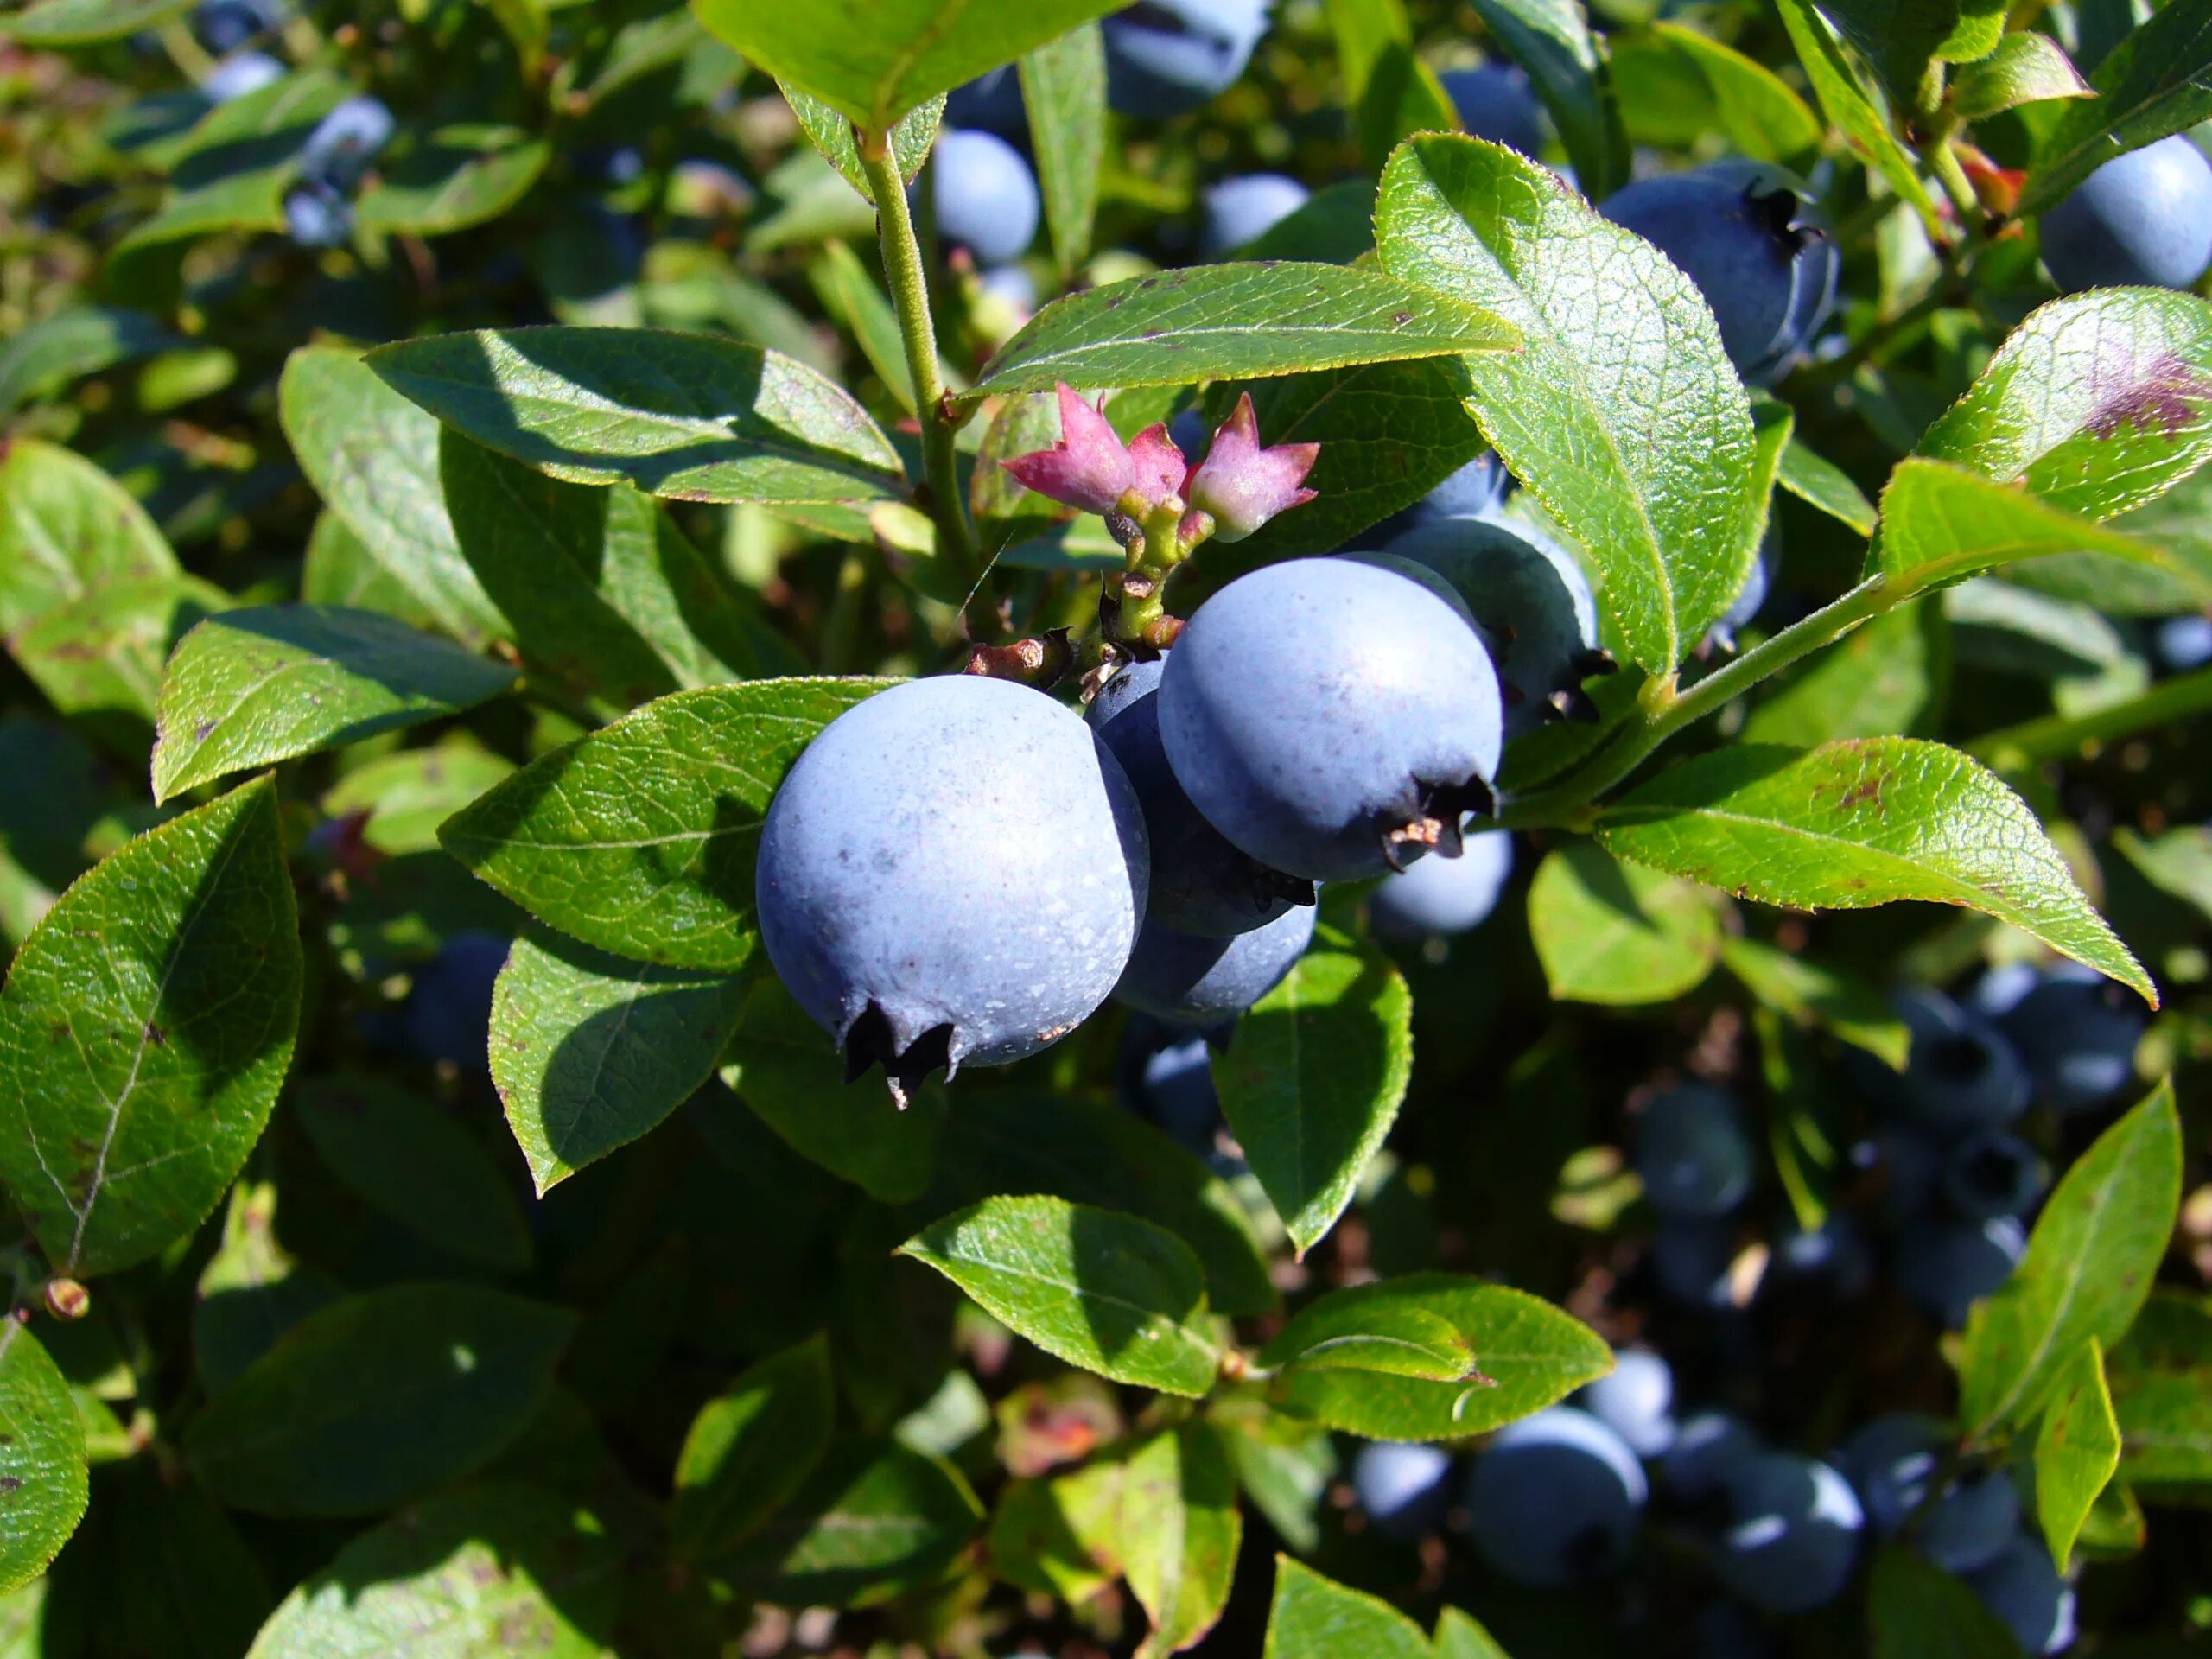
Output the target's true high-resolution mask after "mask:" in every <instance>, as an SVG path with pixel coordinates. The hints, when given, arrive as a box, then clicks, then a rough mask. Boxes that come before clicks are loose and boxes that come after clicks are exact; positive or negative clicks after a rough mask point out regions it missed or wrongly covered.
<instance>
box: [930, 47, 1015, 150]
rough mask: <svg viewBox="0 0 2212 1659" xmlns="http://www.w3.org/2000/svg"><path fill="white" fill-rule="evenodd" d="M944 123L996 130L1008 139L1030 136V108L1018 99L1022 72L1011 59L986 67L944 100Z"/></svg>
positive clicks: (1009, 141)
mask: <svg viewBox="0 0 2212 1659" xmlns="http://www.w3.org/2000/svg"><path fill="white" fill-rule="evenodd" d="M944 120H945V124H946V125H948V126H952V127H959V128H978V129H980V130H982V131H984V132H989V133H995V134H996V135H997V136H998V137H1001V138H1003V139H1005V140H1006V141H1007V143H1014V144H1018V143H1023V142H1024V141H1026V140H1027V138H1028V137H1029V111H1028V108H1027V105H1024V104H1023V102H1022V99H1021V75H1020V72H1019V71H1018V70H1016V69H1015V68H1014V66H1013V65H1012V64H1010V63H1005V64H1001V65H1000V66H999V67H997V68H995V69H991V70H987V71H985V72H984V73H982V74H980V75H978V76H976V79H973V80H971V81H969V83H968V84H967V85H966V86H956V87H954V88H953V89H952V92H951V94H950V96H949V97H948V98H946V99H945V100H944Z"/></svg>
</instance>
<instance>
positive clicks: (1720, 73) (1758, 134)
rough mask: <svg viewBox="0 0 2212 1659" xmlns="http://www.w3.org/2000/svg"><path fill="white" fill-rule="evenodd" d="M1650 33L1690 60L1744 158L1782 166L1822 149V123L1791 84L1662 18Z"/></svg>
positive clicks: (1756, 62) (1751, 60)
mask: <svg viewBox="0 0 2212 1659" xmlns="http://www.w3.org/2000/svg"><path fill="white" fill-rule="evenodd" d="M1651 32H1652V34H1653V35H1655V36H1656V37H1657V38H1658V39H1660V40H1662V41H1665V42H1666V43H1667V44H1668V45H1669V46H1670V47H1672V48H1675V51H1677V52H1679V53H1681V54H1682V55H1683V56H1684V57H1686V58H1688V60H1690V61H1691V62H1692V63H1693V64H1694V65H1695V66H1696V67H1697V72H1698V73H1699V74H1700V76H1701V77H1702V78H1703V79H1704V80H1705V83H1706V85H1707V87H1709V88H1710V89H1711V91H1712V93H1713V106H1714V108H1715V109H1716V110H1718V111H1719V116H1720V124H1721V126H1722V128H1723V129H1724V130H1726V133H1727V135H1728V141H1729V143H1731V144H1732V146H1733V147H1734V148H1735V149H1738V150H1741V151H1742V152H1743V153H1744V154H1745V155H1746V156H1752V157H1754V158H1756V159H1758V160H1759V161H1764V162H1779V163H1782V164H1783V165H1785V166H1786V165H1789V164H1791V163H1793V162H1799V161H1802V160H1803V159H1804V158H1805V157H1806V156H1809V155H1810V154H1812V152H1814V151H1815V150H1816V149H1819V148H1820V143H1821V118H1820V117H1818V116H1817V115H1815V114H1814V113H1813V111H1811V110H1809V109H1808V108H1806V107H1805V100H1804V99H1802V98H1800V97H1798V96H1797V94H1796V92H1793V91H1792V90H1791V89H1790V87H1789V84H1788V83H1787V82H1786V81H1784V80H1783V79H1782V78H1781V77H1780V76H1778V75H1777V74H1776V73H1774V71H1773V70H1771V69H1770V68H1768V67H1766V66H1765V65H1764V64H1763V63H1761V62H1760V61H1759V60H1758V59H1756V58H1749V57H1745V55H1744V54H1742V53H1741V52H1738V51H1737V50H1736V48H1733V47H1732V46H1725V45H1723V44H1722V43H1721V42H1720V41H1716V40H1713V38H1711V37H1710V36H1709V35H1701V34H1700V33H1699V32H1698V31H1697V30H1696V29H1692V28H1689V27H1688V25H1686V24H1682V23H1676V22H1667V21H1665V20H1664V19H1662V20H1661V21H1659V22H1655V23H1654V24H1653V25H1652V26H1651Z"/></svg>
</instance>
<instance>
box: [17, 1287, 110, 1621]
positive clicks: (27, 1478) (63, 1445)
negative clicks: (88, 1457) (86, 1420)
mask: <svg viewBox="0 0 2212 1659" xmlns="http://www.w3.org/2000/svg"><path fill="white" fill-rule="evenodd" d="M0 1425H4V1433H0V1592H4V1591H9V1590H14V1589H16V1588H18V1587H20V1586H22V1585H25V1584H28V1583H29V1582H30V1580H33V1579H35V1578H36V1577H37V1576H38V1575H39V1574H40V1573H43V1572H45V1571H46V1565H47V1563H48V1561H51V1560H53V1559H54V1557H55V1556H56V1555H58V1554H60V1553H61V1546H62V1545H64V1544H66V1543H67V1542H68V1541H69V1535H70V1534H71V1533H73V1532H74V1531H76V1529H77V1522H79V1521H80V1520H82V1519H83V1518H84V1514H85V1503H86V1497H87V1495H88V1493H89V1491H90V1486H89V1484H88V1483H87V1480H86V1470H85V1431H84V1429H83V1428H82V1427H80V1426H79V1422H78V1420H77V1408H76V1405H75V1403H74V1402H73V1401H72V1400H71V1399H70V1397H69V1384H68V1383H67V1380H66V1379H64V1378H63V1376H62V1375H61V1373H60V1370H57V1369H55V1367H54V1361H53V1360H52V1358H50V1357H48V1354H47V1351H46V1350H45V1349H43V1348H41V1347H40V1346H39V1342H38V1338H36V1337H34V1336H33V1335H31V1333H30V1332H29V1331H27V1330H25V1329H24V1328H23V1326H22V1322H21V1321H20V1320H17V1319H9V1320H8V1321H7V1322H6V1324H5V1325H4V1326H0Z"/></svg>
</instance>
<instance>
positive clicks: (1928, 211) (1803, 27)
mask: <svg viewBox="0 0 2212 1659" xmlns="http://www.w3.org/2000/svg"><path fill="white" fill-rule="evenodd" d="M1775 10H1777V11H1779V12H1780V13H1781V14H1782V26H1783V28H1784V29H1787V30H1788V31H1789V43H1790V44H1791V45H1792V46H1794V47H1795V48H1796V49H1797V60H1798V61H1799V62H1800V63H1802V64H1803V65H1804V67H1805V78H1806V79H1808V80H1809V81H1810V82H1811V83H1812V86H1813V96H1814V98H1815V99H1817V100H1818V101H1819V104H1820V106H1821V112H1822V113H1823V114H1825V115H1826V116H1827V118H1828V124H1829V125H1830V126H1832V127H1834V128H1835V129H1836V130H1838V131H1839V132H1840V133H1841V134H1842V135H1843V137H1844V139H1845V141H1846V142H1847V143H1849V144H1850V146H1851V148H1852V149H1853V150H1855V151H1857V152H1858V154H1859V156H1861V157H1863V158H1864V159H1865V160H1866V162H1867V164H1868V165H1869V166H1871V167H1872V168H1873V169H1874V170H1875V171H1876V172H1877V173H1879V174H1880V175H1882V179H1883V181H1884V182H1885V183H1886V184H1888V186H1889V187H1890V188H1891V190H1892V191H1893V192H1895V193H1896V194H1897V195H1899V196H1901V197H1903V198H1904V200H1905V201H1906V202H1908V203H1910V205H1911V207H1912V208H1913V210H1914V211H1915V212H1916V213H1918V214H1919V215H1920V217H1921V220H1922V222H1923V224H1925V225H1927V226H1929V227H1930V229H1931V233H1932V231H1933V227H1934V226H1936V223H1937V222H1938V221H1937V219H1936V203H1935V200H1934V198H1933V197H1931V196H1930V195H1929V194H1928V186H1927V185H1926V183H1925V182H1923V180H1922V179H1921V176H1920V173H1919V170H1918V168H1916V166H1915V165H1914V162H1913V159H1912V156H1910V153H1909V152H1907V150H1906V149H1905V148H1904V145H1903V144H1901V143H1898V142H1897V135H1896V134H1895V133H1893V132H1891V130H1890V124H1889V121H1888V119H1887V118H1885V115H1884V114H1883V111H1882V109H1881V107H1880V105H1878V104H1876V103H1875V101H1874V100H1873V99H1872V97H1871V96H1869V94H1868V93H1867V91H1866V88H1865V87H1863V86H1860V85H1859V78H1858V76H1857V74H1856V73H1854V72H1853V69H1852V67H1851V63H1850V60H1848V59H1847V58H1846V57H1845V56H1844V54H1843V48H1842V46H1841V45H1840V43H1839V42H1838V41H1837V40H1836V37H1835V34H1834V30H1832V29H1830V28H1829V27H1828V23H1827V19H1826V18H1824V17H1822V16H1821V14H1820V13H1819V12H1817V11H1815V10H1814V9H1813V0H1775Z"/></svg>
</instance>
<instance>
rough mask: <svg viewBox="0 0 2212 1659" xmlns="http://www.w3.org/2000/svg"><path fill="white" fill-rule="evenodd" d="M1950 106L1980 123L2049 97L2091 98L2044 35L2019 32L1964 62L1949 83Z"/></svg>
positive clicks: (2091, 92)
mask: <svg viewBox="0 0 2212 1659" xmlns="http://www.w3.org/2000/svg"><path fill="white" fill-rule="evenodd" d="M1949 96H1950V102H1951V107H1952V108H1953V109H1955V110H1956V111H1958V112H1959V113H1960V114H1961V115H1962V116H1964V117H1966V118H1967V120H1969V121H1980V120H1983V119H1985V118H1987V117H1989V116H1993V115H1996V114H1999V113H2000V112H2002V111H2005V110H2012V109H2018V107H2019V106H2020V105H2023V104H2041V103H2044V102H2046V101H2047V100H2049V99H2054V98H2094V97H2095V96H2096V93H2095V92H2094V90H2093V89H2092V88H2091V87H2090V86H2089V83H2088V81H2086V80H2084V79H2082V72H2081V71H2080V70H2078V69H2076V68H2075V67H2074V60H2072V59H2071V58H2069V57H2068V56H2067V55H2066V48H2063V47H2062V46H2061V45H2059V43H2058V42H2057V41H2054V40H2052V39H2051V38H2050V35H2038V34H2037V33H2036V32H2035V31H2034V30H2033V29H2022V30H2021V31H2020V32H2019V33H2018V34H2017V35H2006V36H2005V38H2004V39H2003V40H2002V41H1999V42H1998V44H1997V49H1996V50H1995V51H1994V52H1993V53H1991V54H1989V56H1987V57H1986V58H1984V59H1983V60H1981V61H1980V62H1979V63H1974V64H1969V65H1967V67H1966V68H1965V69H1963V70H1961V72H1960V73H1959V74H1958V76H1957V78H1956V79H1954V80H1953V81H1952V83H1951V90H1950V94H1949Z"/></svg>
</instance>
